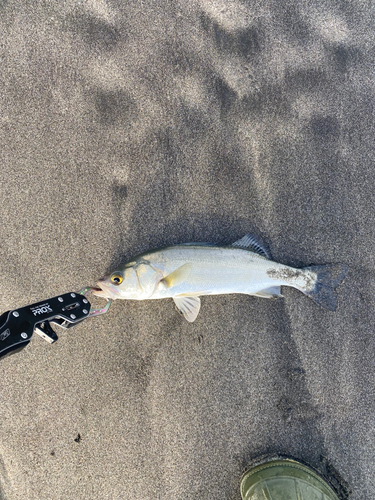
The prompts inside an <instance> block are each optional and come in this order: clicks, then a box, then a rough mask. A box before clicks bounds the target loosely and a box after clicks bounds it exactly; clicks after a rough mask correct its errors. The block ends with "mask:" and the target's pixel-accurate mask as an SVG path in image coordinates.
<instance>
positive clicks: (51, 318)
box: [0, 287, 111, 357]
mask: <svg viewBox="0 0 375 500" xmlns="http://www.w3.org/2000/svg"><path fill="white" fill-rule="evenodd" d="M92 290H95V288H91V287H86V288H83V289H82V290H80V291H79V292H69V293H65V294H63V295H58V296H56V297H52V298H50V299H47V300H43V301H41V302H36V303H35V304H29V305H27V306H24V307H21V308H18V309H13V310H11V311H6V312H5V313H3V314H2V315H1V316H0V357H2V356H5V355H7V354H9V353H13V352H16V351H19V350H21V349H22V348H24V347H26V346H27V344H28V343H29V342H30V339H31V337H32V335H33V333H34V332H35V333H37V334H38V335H40V336H41V337H42V338H43V339H44V340H46V341H47V342H49V343H50V344H52V343H53V342H56V340H57V339H58V336H57V334H56V332H55V331H54V330H53V328H52V326H51V323H52V324H56V325H58V326H60V327H62V328H65V329H67V328H71V327H73V326H75V325H77V324H79V323H81V322H82V321H84V320H85V319H87V318H90V317H93V316H98V315H99V314H104V313H106V312H107V311H108V308H109V306H110V304H111V300H110V299H107V304H106V306H105V307H104V308H103V309H92V308H91V304H90V302H89V301H88V299H87V298H86V295H87V294H88V293H89V292H90V291H92Z"/></svg>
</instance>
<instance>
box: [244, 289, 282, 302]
mask: <svg viewBox="0 0 375 500" xmlns="http://www.w3.org/2000/svg"><path fill="white" fill-rule="evenodd" d="M251 295H254V296H255V297H263V299H273V298H275V297H282V295H281V288H280V287H279V286H270V287H269V288H265V289H264V290H260V291H259V292H257V293H252V294H251Z"/></svg>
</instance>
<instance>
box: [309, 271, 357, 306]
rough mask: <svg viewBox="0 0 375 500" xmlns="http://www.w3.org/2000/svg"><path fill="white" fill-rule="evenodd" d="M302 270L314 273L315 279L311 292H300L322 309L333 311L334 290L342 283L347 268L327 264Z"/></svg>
mask: <svg viewBox="0 0 375 500" xmlns="http://www.w3.org/2000/svg"><path fill="white" fill-rule="evenodd" d="M303 270H304V271H311V272H313V273H315V274H316V275H317V278H316V281H315V286H314V288H313V289H312V290H310V291H306V290H301V291H302V292H303V293H304V294H305V295H308V296H309V297H310V298H312V300H313V301H314V302H316V303H317V304H319V305H320V306H321V307H323V308H324V309H327V310H328V311H335V310H336V307H337V297H336V294H335V289H336V288H337V287H338V286H339V285H340V283H342V282H343V280H344V278H345V275H346V273H347V270H348V268H347V266H345V265H344V264H328V265H325V266H310V267H305V268H304V269H303Z"/></svg>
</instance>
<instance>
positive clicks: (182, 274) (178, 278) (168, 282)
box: [161, 263, 191, 288]
mask: <svg viewBox="0 0 375 500" xmlns="http://www.w3.org/2000/svg"><path fill="white" fill-rule="evenodd" d="M190 271H191V264H189V263H187V264H184V265H183V266H180V267H178V268H177V269H176V270H175V271H173V272H172V273H170V274H168V275H167V276H165V277H164V278H163V279H162V280H161V281H162V283H163V284H164V285H165V286H166V287H167V288H170V287H172V286H176V285H179V284H180V283H182V282H184V281H185V280H186V279H187V278H188V277H189V275H190Z"/></svg>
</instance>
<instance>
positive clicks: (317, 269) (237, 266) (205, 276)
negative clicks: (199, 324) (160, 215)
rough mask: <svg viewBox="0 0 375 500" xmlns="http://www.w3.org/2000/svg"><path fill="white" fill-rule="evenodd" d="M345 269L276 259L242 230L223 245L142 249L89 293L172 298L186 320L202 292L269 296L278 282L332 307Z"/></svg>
mask: <svg viewBox="0 0 375 500" xmlns="http://www.w3.org/2000/svg"><path fill="white" fill-rule="evenodd" d="M346 272H347V266H346V265H344V264H328V265H319V266H309V267H303V268H294V267H289V266H287V265H284V264H280V263H278V262H275V261H273V260H272V257H271V254H270V252H269V250H268V249H267V248H266V246H265V245H264V244H263V242H262V241H261V240H260V238H258V237H256V236H255V235H252V234H247V235H245V236H244V237H243V238H241V239H240V240H238V241H236V242H234V243H232V244H231V245H228V246H217V245H215V244H212V243H183V244H178V245H173V246H168V247H165V248H160V249H157V250H152V251H149V252H146V253H143V254H141V255H138V256H136V257H134V258H132V259H131V260H130V261H129V262H128V263H127V264H124V265H123V266H120V267H118V268H117V269H115V270H114V271H112V272H111V273H109V274H107V275H106V276H104V277H103V278H101V279H100V280H99V281H98V283H97V286H98V288H96V289H95V291H94V292H93V293H94V295H96V296H98V297H104V298H107V299H112V300H114V299H130V300H148V299H166V298H171V299H173V300H174V303H175V305H176V308H177V310H178V311H179V312H180V313H181V314H182V315H183V316H184V317H185V318H186V319H187V321H189V322H193V321H195V319H196V318H197V316H198V313H199V311H200V307H201V300H200V297H202V296H204V295H221V294H236V293H241V294H247V295H251V296H255V297H261V298H266V299H271V298H277V297H280V296H282V295H281V287H282V286H290V287H293V288H296V289H297V290H300V291H301V292H302V293H304V294H305V295H307V296H309V297H310V298H311V299H312V300H313V301H314V302H316V303H317V304H318V305H320V306H321V307H323V308H325V309H327V310H329V311H334V310H336V307H337V297H336V294H335V289H336V288H337V287H338V286H339V284H340V283H342V281H343V280H344V278H345V275H346Z"/></svg>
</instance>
